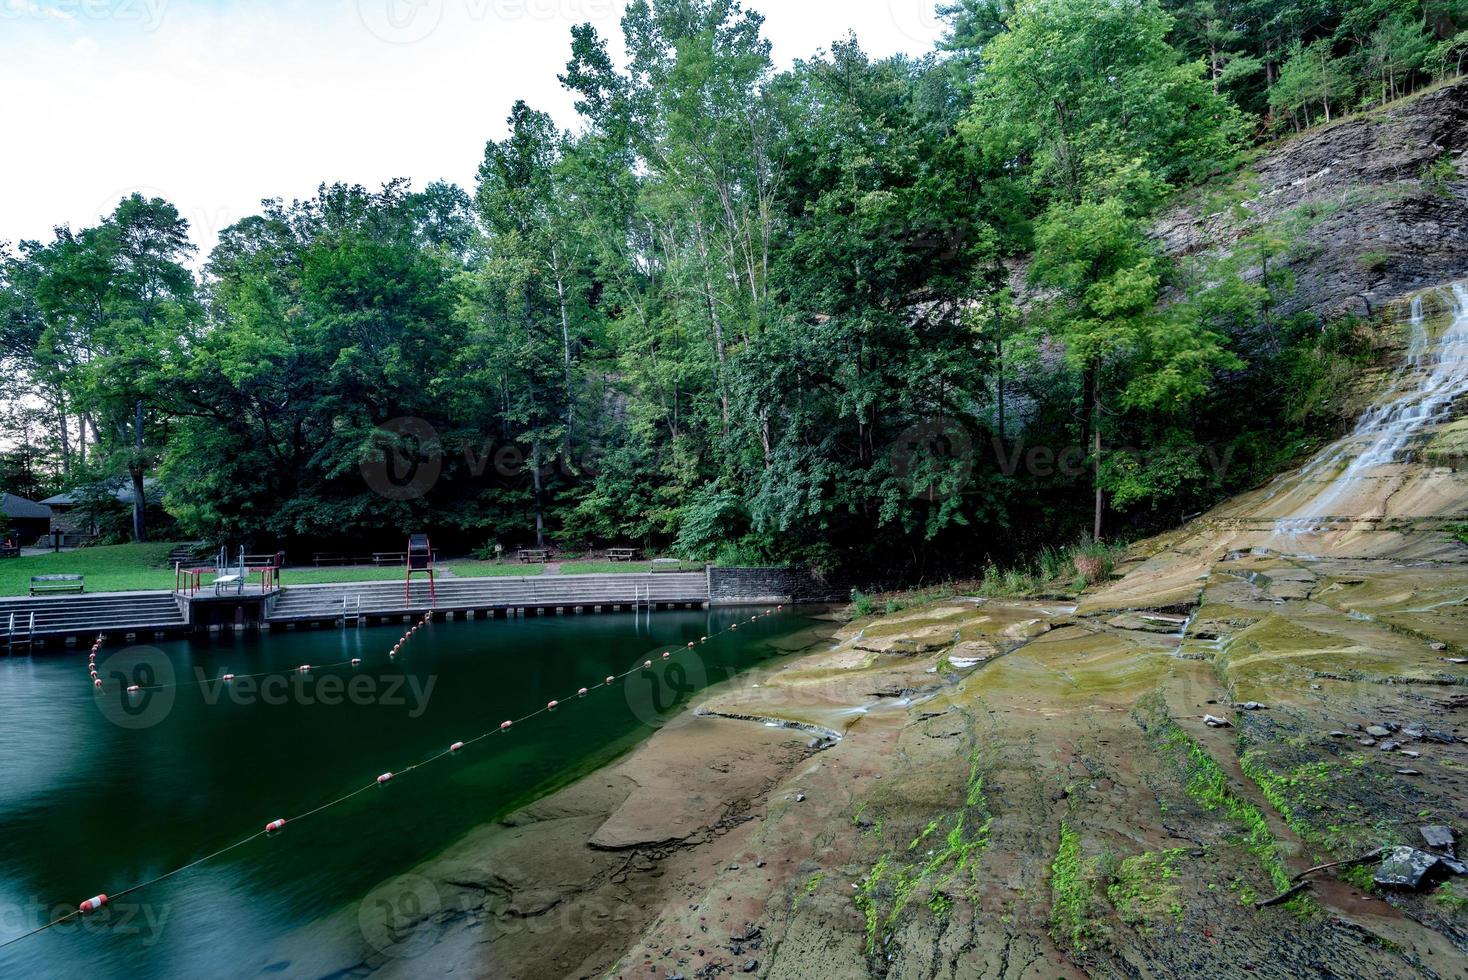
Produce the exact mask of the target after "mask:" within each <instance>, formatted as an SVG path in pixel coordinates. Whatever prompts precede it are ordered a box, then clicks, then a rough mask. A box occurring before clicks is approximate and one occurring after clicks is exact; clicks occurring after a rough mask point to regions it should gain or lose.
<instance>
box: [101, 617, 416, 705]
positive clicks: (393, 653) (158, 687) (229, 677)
mask: <svg viewBox="0 0 1468 980" xmlns="http://www.w3.org/2000/svg"><path fill="white" fill-rule="evenodd" d="M431 615H432V614H429V615H426V616H424V617H423V619H422V620H420V621H419V622H417V623H414V624H413V626H412V628H411V629H409V630H408V631H407V632H406V633H404V634H403V635H402V637H401V638H400V639H399V640H398V642H397V643H394V644H393V647H392V649H391V650H389V651H388V653H387V656H388V659H389V660H391V659H393V658H395V657H397V655H398V654H399V653H401V652H402V650H403V648H404V647H406V646H407V645H408V641H409V640H411V639H412V638H413V635H414V634H415V633H417V632H418V630H419V629H421V628H422V627H424V626H426V625H428V623H429V622H430V620H431ZM105 638H106V635H105V634H102V633H99V634H97V639H96V640H95V641H94V642H93V643H92V650H91V652H90V653H89V654H88V655H87V669H88V671H89V672H90V674H91V680H92V686H93V687H94V688H95V689H96V690H98V691H100V690H103V683H102V678H101V676H100V675H99V674H98V673H97V653H98V651H99V650H100V649H101V646H102V642H103V640H104V639H105ZM361 664H362V658H361V657H352V658H350V659H347V660H338V661H336V662H334V663H329V664H301V665H300V666H299V667H296V668H293V669H292V670H288V671H287V670H281V669H280V668H276V669H274V670H261V671H256V672H255V673H253V674H229V673H224V674H220V675H219V676H218V677H214V678H209V679H200V680H196V681H177V682H175V683H172V684H129V685H128V687H127V693H128V694H140V693H142V692H143V691H164V690H167V689H169V688H173V689H178V688H183V687H203V686H204V685H206V684H218V683H224V684H228V683H231V682H233V681H237V680H244V679H245V678H254V677H274V676H277V675H281V674H287V673H299V674H309V673H311V672H312V671H313V670H334V669H336V668H338V667H359V666H361Z"/></svg>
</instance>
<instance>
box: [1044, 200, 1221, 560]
mask: <svg viewBox="0 0 1468 980" xmlns="http://www.w3.org/2000/svg"><path fill="white" fill-rule="evenodd" d="M1163 271H1164V266H1163V264H1162V262H1161V260H1160V259H1159V258H1158V257H1157V256H1156V255H1155V254H1154V253H1153V251H1152V249H1151V248H1150V246H1149V244H1148V242H1147V239H1146V237H1145V235H1144V233H1143V228H1142V226H1141V223H1140V222H1139V221H1138V220H1137V219H1136V218H1135V217H1133V216H1132V215H1131V214H1129V213H1128V211H1127V209H1126V208H1125V206H1124V205H1123V204H1122V202H1121V201H1119V200H1117V199H1115V198H1110V199H1107V200H1104V201H1099V202H1087V203H1084V204H1081V205H1078V206H1064V205H1057V206H1054V207H1052V208H1051V209H1050V210H1049V211H1048V212H1046V214H1045V216H1044V217H1043V219H1042V220H1041V221H1040V223H1039V226H1038V228H1037V230H1036V234H1035V260H1034V263H1033V264H1032V265H1031V267H1030V278H1031V280H1032V281H1034V282H1035V283H1036V284H1037V285H1040V286H1044V287H1047V288H1051V289H1054V290H1056V291H1057V293H1058V299H1057V300H1056V301H1055V302H1054V303H1053V304H1052V305H1051V306H1050V307H1049V308H1048V309H1047V310H1046V311H1045V312H1044V314H1043V315H1042V317H1041V319H1040V325H1041V328H1042V329H1044V330H1046V331H1049V332H1050V333H1052V334H1053V335H1054V336H1055V337H1056V339H1058V340H1059V341H1060V342H1061V343H1062V344H1063V345H1064V348H1065V358H1066V362H1067V363H1068V364H1069V365H1070V366H1071V367H1072V368H1073V369H1074V370H1076V371H1078V372H1079V373H1080V374H1081V376H1082V378H1083V379H1084V392H1085V394H1084V396H1083V397H1084V401H1085V402H1086V403H1087V404H1086V405H1085V410H1086V412H1087V415H1088V423H1087V424H1088V428H1089V431H1090V438H1089V442H1090V448H1091V464H1092V472H1093V484H1094V486H1093V516H1092V532H1091V533H1092V536H1093V538H1094V539H1095V540H1098V541H1099V540H1101V536H1102V530H1103V527H1102V516H1103V513H1104V510H1105V487H1104V485H1103V479H1102V473H1103V467H1104V465H1105V460H1104V452H1105V449H1104V436H1105V430H1106V428H1107V421H1108V417H1109V416H1110V415H1112V414H1113V413H1115V412H1117V411H1118V410H1122V409H1142V410H1153V411H1160V412H1164V413H1166V412H1177V411H1179V410H1181V409H1182V408H1184V407H1186V405H1187V404H1188V402H1189V401H1191V400H1192V399H1194V398H1196V397H1198V396H1199V395H1201V394H1203V393H1204V392H1205V391H1206V390H1207V387H1208V384H1209V381H1210V379H1211V377H1212V375H1213V372H1215V371H1216V370H1218V369H1220V368H1233V367H1238V366H1240V365H1239V362H1238V360H1237V358H1235V357H1234V356H1233V355H1232V354H1229V353H1228V352H1227V351H1226V350H1225V349H1224V346H1223V341H1222V338H1221V337H1219V336H1218V335H1217V334H1215V333H1214V332H1213V331H1212V330H1211V329H1209V328H1208V327H1207V326H1206V325H1205V324H1204V323H1202V322H1201V321H1200V320H1199V319H1198V318H1196V317H1195V316H1193V315H1191V312H1190V311H1189V310H1187V309H1186V308H1184V307H1177V308H1168V309H1159V308H1158V298H1159V290H1160V287H1161V284H1162V274H1163Z"/></svg>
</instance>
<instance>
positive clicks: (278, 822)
mask: <svg viewBox="0 0 1468 980" xmlns="http://www.w3.org/2000/svg"><path fill="white" fill-rule="evenodd" d="M784 608H785V607H784V605H783V604H782V605H777V606H775V607H774V608H773V609H766V610H765V611H764V612H762V613H758V614H756V615H754V616H751V617H749V620H748V621H749V622H751V623H753V622H757V621H758V620H759V619H760V618H761V617H764V616H773V615H774V614H775V613H776V612H779V611H781V610H783V609H784ZM431 621H432V614H429V615H427V616H424V617H423V619H422V620H420V621H419V622H417V623H415V624H414V625H413V627H412V628H411V629H409V630H408V631H407V632H406V633H404V634H403V638H402V640H400V641H399V642H398V643H397V644H396V645H395V646H394V647H393V649H392V650H391V651H390V652H389V654H388V656H389V657H393V656H395V655H396V654H397V653H399V652H400V651H401V649H402V647H403V646H404V645H405V644H406V643H407V641H408V640H409V639H411V638H412V636H413V634H414V633H416V632H418V630H419V629H420V628H422V627H424V626H427V625H428V624H429V623H430V622H431ZM738 629H739V622H738V621H735V622H733V623H730V624H729V625H728V626H726V627H724V628H723V629H722V630H719V631H718V632H717V633H714V634H712V635H709V636H701V637H699V638H698V640H697V641H692V640H690V641H689V642H688V644H687V646H685V647H681V648H675V649H668V650H664V651H663V653H662V656H661V657H660V658H659V660H657V661H654V660H644V661H643V662H642V663H640V664H636V665H634V666H633V667H632V668H631V669H630V670H625V671H623V672H622V673H620V674H610V675H608V676H607V677H606V678H605V679H604V680H602V681H600V682H598V683H595V684H589V685H587V686H586V687H583V688H579V689H578V690H577V691H576V693H575V694H574V695H571V697H568V698H562V699H556V700H551V701H548V702H546V704H545V706H544V707H541V708H537V709H536V710H534V711H532V712H530V713H529V714H526V715H522V716H521V717H519V718H511V719H509V720H507V721H503V722H501V723H500V724H499V726H498V727H496V728H491V729H489V730H488V731H485V732H481V733H480V734H478V735H475V736H474V737H473V738H469V739H465V740H464V741H462V742H454V743H453V744H452V745H450V746H449V747H448V748H447V749H444V750H443V751H441V752H438V753H436V754H434V755H431V756H429V757H428V758H426V759H423V760H421V761H419V762H415V763H413V764H412V765H410V766H406V767H404V768H402V769H397V770H391V769H390V770H388V771H387V772H385V773H383V774H382V775H380V776H378V777H377V778H376V779H374V780H373V781H372V782H370V783H368V784H366V785H365V786H361V787H359V788H357V789H354V790H352V791H351V792H349V793H344V794H343V795H341V796H338V797H337V798H335V799H333V800H330V801H328V802H326V803H322V804H320V805H319V806H316V807H313V808H312V809H310V810H307V811H305V812H304V813H300V814H297V815H296V816H294V817H289V818H286V817H277V818H276V819H274V820H271V821H270V822H269V823H267V824H266V825H265V828H264V829H263V830H257V831H255V832H254V833H253V834H250V835H249V836H248V837H244V838H241V839H240V840H237V841H235V842H234V843H233V844H226V845H225V846H223V847H221V848H219V849H218V850H217V851H212V852H210V853H208V854H205V855H204V856H203V857H200V858H195V859H194V860H193V861H190V862H189V863H188V864H184V865H181V866H179V867H177V868H174V869H173V870H171V871H165V872H164V873H163V874H161V875H158V876H157V877H155V878H149V879H148V880H147V881H143V882H140V883H138V884H136V885H129V886H128V887H127V888H124V889H123V890H122V891H119V892H114V893H112V894H111V895H109V894H107V893H106V892H102V893H100V894H98V895H94V896H92V897H91V898H89V899H87V900H86V901H84V902H82V903H80V904H79V905H78V906H77V908H76V911H74V912H68V913H66V914H65V915H63V916H60V917H59V918H56V919H52V920H51V921H50V922H47V923H45V924H44V925H40V926H37V927H36V928H34V929H32V930H31V931H29V932H25V933H22V934H20V935H19V936H15V937H12V938H10V939H7V940H5V941H4V942H0V949H4V948H5V947H7V946H11V945H14V944H15V943H18V942H20V941H21V940H23V939H29V938H31V937H32V936H37V935H40V934H41V933H43V932H45V931H46V930H48V929H52V928H54V927H56V926H59V925H61V924H62V923H63V922H69V921H71V920H72V919H77V918H81V917H82V916H85V915H88V914H90V913H92V912H97V911H100V910H101V909H103V908H105V907H106V906H107V905H109V904H110V903H112V902H113V901H115V900H116V899H119V898H122V897H123V896H124V895H131V894H132V893H133V892H136V891H140V890H142V889H144V888H147V887H149V886H151V885H156V884H158V883H159V882H160V881H166V880H167V879H169V878H172V877H174V876H175V875H180V874H183V873H184V872H185V871H188V870H190V869H192V868H196V867H198V866H199V865H201V864H204V863H206V862H208V861H212V860H214V859H215V858H217V857H219V856H221V855H223V854H228V853H229V852H230V851H233V850H237V849H239V848H241V847H244V846H245V845H246V844H251V843H254V842H255V841H257V840H259V839H260V838H261V837H267V838H268V837H271V836H272V835H274V834H275V833H277V832H279V831H281V830H283V829H285V827H286V825H287V824H290V823H296V822H299V821H301V820H305V819H306V818H308V817H313V816H315V815H317V814H319V813H322V812H324V811H326V810H329V809H331V808H332V807H335V806H339V805H340V804H342V803H345V802H346V801H347V800H350V799H352V798H353V797H356V796H360V795H361V794H363V793H365V792H367V791H368V790H370V789H373V788H374V787H377V786H385V785H387V783H389V782H391V781H392V780H393V779H395V778H396V777H398V776H405V775H407V774H408V773H410V772H412V771H413V770H415V769H421V768H423V767H424V766H426V765H429V764H431V763H434V762H437V761H438V760H440V759H443V758H445V757H446V756H451V755H458V754H459V753H460V752H462V751H463V750H464V749H466V748H468V747H469V746H470V745H474V744H475V743H477V742H482V741H484V740H485V739H487V738H489V737H490V736H491V735H500V734H504V733H508V732H510V731H512V730H513V729H514V727H515V726H516V725H521V724H524V723H525V722H527V721H530V720H531V719H532V718H536V717H539V716H540V715H544V714H549V713H551V712H553V711H555V710H556V708H558V707H560V706H561V705H562V704H565V703H566V702H567V701H570V700H572V699H573V698H574V699H576V700H579V699H581V698H584V697H586V696H587V695H589V694H590V693H591V692H593V691H599V690H603V689H605V688H609V687H612V686H614V685H615V684H616V683H617V682H618V681H620V680H623V679H625V678H627V677H631V676H632V675H633V674H635V673H637V672H638V671H639V670H647V669H650V668H651V667H652V666H653V664H654V663H659V662H661V663H666V662H668V661H669V660H671V659H672V658H673V656H674V655H675V654H679V653H686V652H687V651H689V650H692V649H694V648H695V647H696V646H698V645H700V644H704V643H707V642H709V641H710V640H714V639H718V638H719V637H720V636H722V635H724V634H725V633H731V632H734V631H736V630H738ZM104 638H105V634H100V633H99V634H98V635H97V639H96V641H95V642H94V643H93V644H92V650H91V658H90V660H89V661H88V667H89V670H90V672H91V675H92V681H93V684H94V686H95V687H97V688H101V687H102V681H101V680H100V679H99V678H98V676H97V668H96V661H97V650H98V649H99V648H100V647H101V645H102V641H103V639H104ZM348 663H350V664H352V665H353V666H356V665H357V664H360V663H361V659H360V658H353V659H352V660H349V661H341V662H340V663H336V664H323V665H321V666H320V667H319V668H317V667H313V666H312V665H309V664H303V665H301V666H300V667H298V668H296V669H297V670H298V671H300V672H302V673H307V672H309V671H311V670H314V669H323V670H324V669H327V668H329V667H338V666H342V665H344V664H348ZM280 673H283V672H282V671H279V670H274V671H264V672H263V673H260V674H239V675H234V674H227V675H224V677H230V678H233V677H236V676H238V677H260V676H264V675H265V674H280ZM219 679H221V680H222V679H223V677H221V678H219ZM164 686H167V685H159V689H161V688H162V687H164ZM174 686H182V685H174ZM134 687H136V685H134ZM151 689H152V688H149V690H151ZM131 690H132V688H129V691H131Z"/></svg>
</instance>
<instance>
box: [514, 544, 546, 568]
mask: <svg viewBox="0 0 1468 980" xmlns="http://www.w3.org/2000/svg"><path fill="white" fill-rule="evenodd" d="M520 561H521V563H522V564H525V565H529V564H544V563H545V562H547V561H550V551H549V550H548V549H545V548H521V549H520Z"/></svg>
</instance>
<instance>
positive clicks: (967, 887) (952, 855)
mask: <svg viewBox="0 0 1468 980" xmlns="http://www.w3.org/2000/svg"><path fill="white" fill-rule="evenodd" d="M979 761H980V759H979V750H978V749H977V748H975V749H973V751H971V752H970V753H969V775H968V781H967V784H966V787H965V794H964V806H963V808H962V809H960V810H958V811H957V812H953V813H945V814H943V815H942V816H940V817H937V818H935V819H933V820H930V821H929V822H928V824H927V826H926V827H924V828H923V829H922V830H921V831H920V832H919V833H918V835H917V836H916V837H914V838H913V839H912V841H911V843H909V844H908V845H907V852H906V854H905V855H903V854H893V853H888V854H884V855H883V856H882V858H881V859H880V860H879V861H878V862H877V863H876V864H875V865H874V866H873V867H872V870H871V873H870V874H868V875H867V877H866V878H865V879H864V880H863V881H862V883H861V885H860V886H859V887H858V888H857V892H856V894H855V895H854V896H853V901H854V902H855V903H856V907H857V910H858V911H859V912H861V914H862V917H863V919H864V920H865V921H866V939H867V942H866V951H867V954H868V955H869V956H871V955H876V952H877V947H878V945H879V944H880V943H881V942H882V940H883V937H884V936H890V935H891V934H892V933H894V932H896V931H897V926H898V920H899V919H900V917H901V916H902V914H903V912H904V911H905V910H906V909H907V907H908V905H909V904H910V903H911V902H912V900H913V898H914V896H916V895H918V894H919V893H920V892H923V891H926V892H927V893H928V897H927V901H926V905H927V907H928V910H929V911H930V912H932V913H933V915H935V916H937V917H939V918H944V917H946V916H947V915H948V913H949V912H951V911H952V909H953V905H954V900H953V896H952V895H951V894H950V892H951V891H954V890H957V891H961V892H963V893H964V894H967V895H969V897H970V900H971V901H972V902H973V904H974V905H976V906H977V904H978V901H977V895H976V889H977V887H978V873H979V867H978V865H979V860H980V858H981V857H982V856H983V852H984V849H985V848H986V847H988V846H989V832H990V830H991V829H992V827H993V823H994V818H993V817H992V816H991V815H990V814H989V804H988V800H987V798H986V797H985V794H984V777H983V774H982V772H981V771H980V767H979ZM855 819H860V811H858V816H857V817H856V818H855ZM945 826H946V827H947V828H948V829H947V832H946V833H944V834H942V835H939V833H938V832H939V831H940V830H941V829H942V828H943V827H945ZM925 845H926V846H925ZM884 906H890V907H888V908H887V909H886V911H885V912H884V911H883V909H884Z"/></svg>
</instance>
